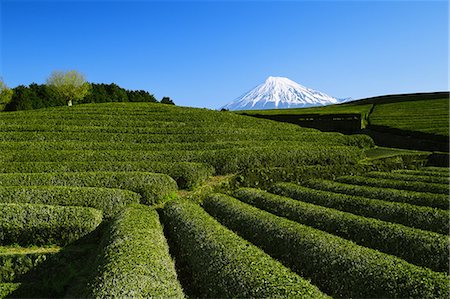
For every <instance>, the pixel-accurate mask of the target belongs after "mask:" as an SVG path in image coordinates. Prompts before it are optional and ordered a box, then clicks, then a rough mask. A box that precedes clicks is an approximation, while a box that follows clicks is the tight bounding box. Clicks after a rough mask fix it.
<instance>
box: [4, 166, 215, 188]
mask: <svg viewBox="0 0 450 299" xmlns="http://www.w3.org/2000/svg"><path fill="white" fill-rule="evenodd" d="M104 171H114V172H135V171H144V172H155V173H164V174H167V175H169V176H170V177H172V178H173V179H174V180H175V181H176V182H177V184H178V186H179V187H180V188H183V189H190V188H193V187H195V186H197V185H198V184H200V183H202V182H203V181H204V180H205V179H206V178H208V177H209V176H211V175H213V173H214V169H213V167H211V166H210V165H207V164H203V163H189V162H179V163H163V162H154V161H141V162H120V161H94V162H76V161H75V162H4V163H0V173H2V172H3V173H11V172H26V173H35V172H104Z"/></svg>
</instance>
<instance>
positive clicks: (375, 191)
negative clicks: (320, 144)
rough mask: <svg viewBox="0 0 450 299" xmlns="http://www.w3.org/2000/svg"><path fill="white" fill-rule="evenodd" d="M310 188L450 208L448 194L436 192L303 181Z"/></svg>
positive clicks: (323, 181) (312, 180)
mask: <svg viewBox="0 0 450 299" xmlns="http://www.w3.org/2000/svg"><path fill="white" fill-rule="evenodd" d="M303 185H305V186H306V187H309V188H313V189H318V190H322V191H330V192H335V193H343V194H348V195H354V196H363V197H368V198H374V199H380V200H385V201H395V202H404V203H409V204H412V205H417V206H426V207H432V208H438V209H443V210H448V209H449V199H448V196H447V195H444V194H436V193H425V192H415V191H408V190H397V189H390V188H378V187H370V186H361V185H349V184H343V183H339V182H333V181H326V180H317V179H311V180H307V181H305V182H303Z"/></svg>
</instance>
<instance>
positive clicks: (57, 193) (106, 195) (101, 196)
mask: <svg viewBox="0 0 450 299" xmlns="http://www.w3.org/2000/svg"><path fill="white" fill-rule="evenodd" d="M140 200H141V196H140V195H139V194H138V193H135V192H132V191H129V190H122V189H112V188H97V187H66V186H5V187H0V203H32V204H46V205H60V206H81V207H91V208H95V209H97V210H101V211H103V216H104V217H105V218H110V217H112V216H113V215H115V214H116V213H117V212H119V211H121V210H122V209H123V208H124V207H125V206H126V205H128V204H131V203H139V202H140Z"/></svg>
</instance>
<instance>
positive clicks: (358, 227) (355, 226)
mask: <svg viewBox="0 0 450 299" xmlns="http://www.w3.org/2000/svg"><path fill="white" fill-rule="evenodd" d="M234 196H235V197H236V198H238V199H240V200H241V201H243V202H245V203H248V204H250V205H253V206H255V207H257V208H260V209H262V210H266V211H268V212H270V213H272V214H275V215H277V216H280V217H285V218H288V219H290V220H294V221H296V222H298V223H301V224H305V225H308V226H311V227H314V228H317V229H320V230H322V231H326V232H329V233H331V234H334V235H337V236H340V237H343V238H345V239H348V240H351V241H354V242H356V243H357V244H359V245H362V246H366V247H370V248H373V249H377V250H380V251H382V252H385V253H388V254H392V255H395V256H398V257H400V258H402V259H404V260H406V261H408V262H410V263H413V264H415V265H419V266H424V267H428V268H430V269H432V270H434V271H442V272H444V271H448V248H449V246H450V240H449V238H448V237H446V236H443V235H440V234H436V233H432V232H427V231H423V230H418V229H414V228H410V227H407V226H403V225H400V224H394V223H390V222H385V221H380V220H377V219H373V218H365V217H361V216H356V215H354V214H351V213H346V212H341V211H338V210H335V209H330V208H324V207H321V206H316V205H313V204H309V203H304V202H301V201H297V200H293V199H291V198H288V197H282V196H279V195H274V194H271V193H267V192H265V191H259V190H257V189H239V190H237V191H235V192H234Z"/></svg>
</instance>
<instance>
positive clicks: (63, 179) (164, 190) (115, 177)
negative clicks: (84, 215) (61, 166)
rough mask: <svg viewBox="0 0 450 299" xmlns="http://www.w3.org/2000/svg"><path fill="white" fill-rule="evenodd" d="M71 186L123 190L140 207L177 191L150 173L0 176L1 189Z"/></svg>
mask: <svg viewBox="0 0 450 299" xmlns="http://www.w3.org/2000/svg"><path fill="white" fill-rule="evenodd" d="M39 185H46V186H74V187H105V188H118V189H126V190H130V191H133V192H136V193H139V194H140V195H141V196H142V203H145V204H155V203H158V202H161V201H164V200H166V199H167V198H168V197H169V196H172V194H173V193H174V192H175V191H176V190H177V184H176V182H175V181H174V180H173V179H172V178H171V177H169V176H167V175H165V174H159V173H150V172H67V173H1V174H0V186H39Z"/></svg>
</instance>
